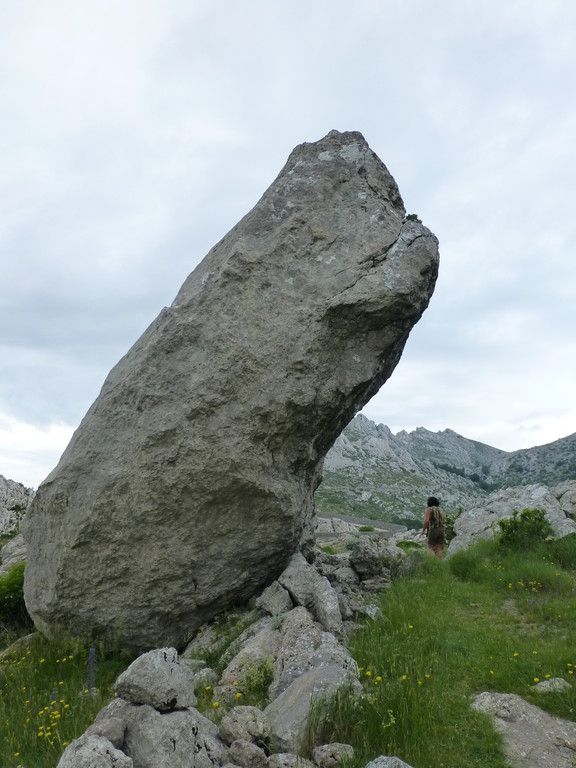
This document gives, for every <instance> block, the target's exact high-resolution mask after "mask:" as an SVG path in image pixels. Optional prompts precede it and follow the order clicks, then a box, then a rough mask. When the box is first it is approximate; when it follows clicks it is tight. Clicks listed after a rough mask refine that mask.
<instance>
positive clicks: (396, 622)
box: [316, 537, 576, 768]
mask: <svg viewBox="0 0 576 768" xmlns="http://www.w3.org/2000/svg"><path fill="white" fill-rule="evenodd" d="M575 540H576V537H575ZM560 560H562V565H560V562H559V561H560ZM575 563H576V545H575V544H571V543H570V542H564V543H562V544H560V542H550V543H543V544H542V545H539V546H537V547H535V548H534V549H533V551H531V552H523V553H517V552H503V551H502V550H501V549H500V548H499V547H498V546H497V544H496V543H495V542H482V543H481V544H480V545H478V546H477V547H475V548H473V549H471V550H467V551H466V552H462V553H461V554H459V555H457V556H456V555H455V556H454V557H453V558H451V559H448V560H445V561H438V560H436V559H434V558H428V557H426V558H424V560H423V562H422V564H421V566H420V567H419V568H418V569H417V570H416V571H415V572H414V573H413V574H412V575H411V576H409V577H406V578H403V579H401V580H399V581H397V582H395V583H394V584H393V586H392V588H391V589H389V590H388V591H387V592H386V593H385V595H383V596H382V598H381V603H380V607H381V610H382V617H381V618H378V619H376V620H374V621H370V622H368V623H366V625H365V626H364V627H363V629H362V630H361V631H360V632H358V633H357V634H356V635H354V636H353V638H352V641H351V651H352V654H353V656H354V658H355V659H356V660H357V662H358V664H359V666H360V667H361V681H362V683H363V688H364V693H363V696H362V697H361V698H360V699H355V698H354V697H351V696H350V695H349V694H347V692H346V691H342V692H341V693H340V695H339V696H338V697H337V699H336V700H335V702H334V703H333V705H332V707H331V709H330V713H329V718H328V721H327V723H326V725H325V726H324V729H323V731H322V732H321V733H317V734H316V739H318V738H320V739H322V740H326V741H328V740H329V741H332V740H334V741H343V742H348V743H351V744H353V746H354V748H355V759H354V761H353V763H352V764H351V766H349V767H348V768H353V767H354V766H363V765H365V764H366V762H368V761H369V760H372V759H374V758H375V757H376V756H378V755H380V754H384V755H396V756H397V757H400V758H401V759H402V760H404V761H406V762H407V763H408V764H410V765H412V766H414V768H429V766H432V765H434V766H439V768H460V766H463V765H465V766H469V767H470V768H475V767H476V766H477V767H478V768H507V767H508V762H507V761H506V758H505V756H504V752H503V749H502V745H501V741H500V738H499V736H498V735H497V734H496V733H495V731H494V729H493V727H492V723H491V721H490V719H489V718H488V717H486V716H484V715H481V714H479V713H477V712H475V711H474V710H473V709H472V708H471V706H470V702H471V697H472V696H473V695H474V694H475V693H480V692H481V691H486V690H487V691H500V692H507V693H517V694H519V695H521V696H523V697H524V698H525V699H527V700H528V701H530V702H532V703H536V704H537V705H539V706H540V707H543V708H546V709H547V710H548V711H549V712H551V713H553V714H557V715H560V716H562V717H565V718H568V719H571V720H575V719H576V692H575V689H574V688H572V689H570V690H569V691H567V692H564V693H561V694H560V693H555V694H538V693H536V692H535V691H534V689H533V686H534V684H535V682H536V681H540V680H545V679H546V678H548V677H563V678H564V679H566V680H568V681H571V680H572V679H573V677H574V676H576V672H575V671H574V670H576V647H575V646H574V639H573V638H574V632H575V630H576V573H575V570H574V564H575Z"/></svg>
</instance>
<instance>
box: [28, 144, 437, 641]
mask: <svg viewBox="0 0 576 768" xmlns="http://www.w3.org/2000/svg"><path fill="white" fill-rule="evenodd" d="M437 270H438V243H437V240H436V238H435V236H434V235H433V234H432V233H431V232H430V231H429V230H428V229H427V228H426V227H424V226H423V225H422V224H421V223H420V222H419V221H418V220H416V219H415V217H410V218H409V219H407V218H406V215H405V210H404V206H403V203H402V199H401V197H400V193H399V191H398V187H397V186H396V183H395V182H394V179H393V178H392V177H391V175H390V174H389V172H388V170H387V169H386V167H385V166H384V165H383V163H382V162H381V161H380V160H379V159H378V157H377V156H376V155H375V154H374V153H373V152H372V151H371V149H370V148H369V146H368V145H367V143H366V141H365V140H364V138H363V137H362V136H361V134H359V133H338V132H336V131H332V132H330V133H329V134H328V135H327V136H326V137H325V138H324V139H322V140H321V141H319V142H316V143H311V144H302V145H300V146H298V147H296V149H295V150H294V151H293V152H292V154H291V155H290V157H289V159H288V161H287V163H286V165H285V167H284V168H283V169H282V171H281V172H280V174H279V176H278V178H277V179H276V180H275V181H274V182H273V183H272V185H271V186H270V188H269V189H268V190H267V191H266V192H265V194H264V195H263V197H262V198H261V200H260V201H259V202H258V203H257V205H256V206H255V207H254V208H253V209H252V210H251V211H250V212H249V213H248V214H247V215H246V216H245V217H244V218H243V219H242V220H241V221H240V222H239V223H238V224H237V225H236V226H235V227H234V228H233V229H232V230H231V231H230V232H229V233H228V234H227V235H226V236H225V237H224V238H223V239H222V240H221V241H220V242H219V243H218V244H217V245H216V246H214V248H213V249H212V250H211V251H210V252H209V253H208V255H207V256H206V257H205V258H204V260H203V261H202V262H201V263H200V264H199V266H198V267H196V269H195V270H194V272H193V273H192V274H191V275H190V276H189V277H188V279H187V280H186V281H185V282H184V285H183V286H182V288H181V289H180V291H179V293H178V295H177V296H176V299H175V301H174V303H173V304H172V306H171V307H169V308H165V309H164V310H162V312H161V313H160V315H159V316H158V318H157V319H156V320H155V321H154V322H153V323H152V325H151V326H150V327H149V328H148V329H147V330H146V331H145V333H144V334H143V335H142V337H141V338H140V339H139V340H138V341H137V342H136V343H135V344H134V346H133V347H132V349H130V351H129V352H128V354H127V355H126V356H125V357H124V358H122V360H120V362H119V363H118V364H117V365H116V366H115V367H114V368H113V369H112V371H111V372H110V374H109V375H108V377H107V379H106V381H105V383H104V385H103V387H102V391H101V392H100V395H99V396H98V398H97V400H96V401H95V403H94V404H93V405H92V407H91V408H90V410H89V411H88V413H87V414H86V416H85V418H84V419H83V421H82V423H81V425H80V427H79V428H78V429H77V431H76V432H75V434H74V436H73V437H72V440H71V442H70V444H69V445H68V447H67V449H66V451H65V452H64V454H63V456H62V458H61V460H60V462H59V464H58V466H57V467H56V468H55V469H54V471H53V472H52V473H51V474H50V475H49V477H48V478H47V479H46V480H45V481H44V483H43V484H42V485H41V487H40V488H39V490H38V493H37V495H36V498H35V500H34V502H33V504H32V506H31V508H30V512H29V515H28V518H27V521H26V524H25V527H24V533H25V538H26V540H27V545H28V566H27V569H26V577H25V599H26V604H27V607H28V610H29V612H30V614H31V616H32V617H33V619H34V621H35V623H36V626H37V627H38V628H39V629H40V630H41V631H42V632H44V633H46V634H48V635H53V634H55V633H57V632H58V631H60V630H64V631H67V632H73V633H74V634H75V635H77V636H86V637H88V636H89V637H91V638H94V637H105V636H108V635H110V636H113V637H114V638H115V639H116V640H120V641H122V642H123V643H124V644H125V645H127V646H129V647H133V648H136V649H140V650H143V649H146V648H152V647H156V646H160V645H163V646H174V647H176V648H178V649H180V648H182V647H183V645H184V643H185V641H186V639H187V636H188V635H189V634H191V633H194V632H195V631H196V630H197V629H198V628H199V627H200V626H201V625H202V624H203V623H204V622H206V621H207V620H209V619H210V618H211V617H213V616H214V615H216V614H217V613H219V612H221V611H222V610H224V609H226V608H228V607H229V606H231V605H235V604H238V603H241V602H242V601H243V600H246V599H248V598H250V597H251V596H252V595H254V594H255V593H257V592H258V591H261V590H262V588H263V587H264V586H265V585H266V584H269V583H270V582H271V581H272V580H273V579H274V578H275V577H276V576H278V574H279V573H280V572H281V571H282V570H283V568H284V567H285V566H286V563H287V561H288V559H289V558H290V556H291V555H292V553H294V552H295V551H297V550H298V549H299V548H301V547H303V546H304V545H305V543H306V541H307V540H309V539H310V538H311V536H312V532H313V494H314V491H315V489H316V487H317V485H318V482H319V480H320V476H321V469H322V461H323V458H324V456H325V454H326V452H327V451H328V449H329V448H330V446H331V445H332V443H333V442H334V440H335V438H336V437H337V436H338V434H339V433H340V431H341V430H342V429H343V427H344V426H345V425H346V424H347V423H348V422H349V421H350V419H351V418H352V417H353V416H354V414H355V413H356V411H358V410H359V409H360V408H361V407H362V406H363V405H364V404H365V403H366V402H367V401H368V400H369V399H370V398H371V397H372V395H374V394H375V393H376V392H377V391H378V389H379V388H380V387H381V385H382V384H383V383H384V382H385V381H386V379H387V378H388V377H389V376H390V374H391V373H392V371H393V370H394V367H395V366H396V364H397V362H398V360H399V359H400V355H401V353H402V350H403V347H404V344H405V342H406V339H407V338H408V334H409V333H410V330H411V328H412V327H413V325H414V324H415V323H416V322H417V320H418V319H419V318H420V316H421V314H422V312H423V311H424V309H425V308H426V306H427V305H428V302H429V299H430V296H431V294H432V291H433V289H434V284H435V281H436V276H437Z"/></svg>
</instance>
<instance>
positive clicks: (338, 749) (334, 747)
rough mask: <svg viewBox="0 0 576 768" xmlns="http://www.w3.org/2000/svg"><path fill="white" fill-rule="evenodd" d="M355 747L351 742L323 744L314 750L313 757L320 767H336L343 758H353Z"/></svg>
mask: <svg viewBox="0 0 576 768" xmlns="http://www.w3.org/2000/svg"><path fill="white" fill-rule="evenodd" d="M353 757H354V749H353V747H351V746H350V744H340V743H338V742H334V743H332V744H323V745H322V746H320V747H315V748H314V749H313V750H312V759H313V760H314V762H315V763H316V765H318V766H320V768H335V766H337V765H340V763H341V762H342V760H352V758H353Z"/></svg>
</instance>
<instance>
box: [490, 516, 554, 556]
mask: <svg viewBox="0 0 576 768" xmlns="http://www.w3.org/2000/svg"><path fill="white" fill-rule="evenodd" d="M498 526H499V528H500V531H501V532H500V534H499V536H498V544H499V546H500V547H502V548H503V549H509V550H510V549H512V550H526V549H533V548H534V547H535V546H538V545H539V544H540V543H541V542H543V541H545V540H546V539H547V538H548V537H549V536H551V535H552V534H553V533H554V531H553V529H552V526H551V525H550V523H549V522H548V518H547V517H546V513H545V512H544V511H543V510H542V509H525V510H524V511H523V512H521V513H520V514H518V510H517V509H515V510H514V512H513V513H512V517H510V518H508V519H503V520H499V521H498Z"/></svg>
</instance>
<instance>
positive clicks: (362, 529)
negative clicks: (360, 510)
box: [358, 525, 374, 533]
mask: <svg viewBox="0 0 576 768" xmlns="http://www.w3.org/2000/svg"><path fill="white" fill-rule="evenodd" d="M358 530H359V531H360V533H369V532H370V531H373V530H374V526H373V525H361V526H360V527H359V528H358Z"/></svg>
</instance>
